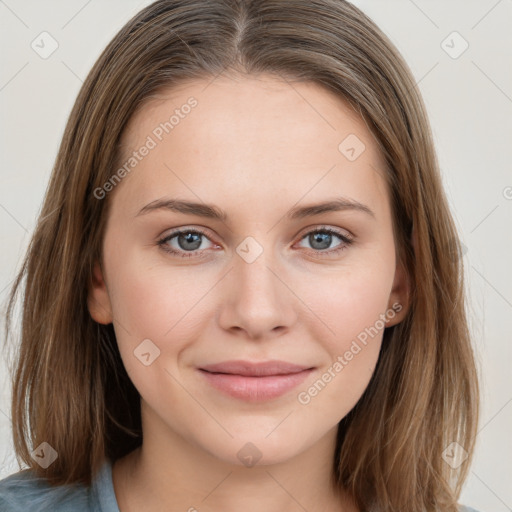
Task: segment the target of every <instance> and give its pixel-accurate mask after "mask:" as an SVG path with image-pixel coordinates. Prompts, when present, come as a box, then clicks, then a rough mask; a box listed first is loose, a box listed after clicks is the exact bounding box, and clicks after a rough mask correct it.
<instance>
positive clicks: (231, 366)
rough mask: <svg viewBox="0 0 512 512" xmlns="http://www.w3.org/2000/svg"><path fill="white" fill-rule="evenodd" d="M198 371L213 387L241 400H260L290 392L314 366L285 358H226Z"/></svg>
mask: <svg viewBox="0 0 512 512" xmlns="http://www.w3.org/2000/svg"><path fill="white" fill-rule="evenodd" d="M198 370H199V372H200V373H201V374H202V375H203V376H204V378H205V379H206V381H207V382H208V383H209V384H210V385H211V386H212V387H213V388H215V389H217V390H219V391H222V392H223V393H225V394H227V395H229V396H231V397H234V398H237V399H240V400H245V401H248V402H260V401H266V400H271V399H273V398H277V397H279V396H281V395H284V394H285V393H287V392H289V391H291V390H292V389H293V388H295V387H296V386H298V385H299V384H300V383H302V382H303V381H304V380H305V379H306V378H307V377H308V375H310V374H311V372H312V371H313V370H314V368H313V367H311V366H303V365H297V364H293V363H288V362H285V361H266V362H260V363H252V362H250V361H225V362H223V363H218V364H212V365H206V366H202V367H201V368H198Z"/></svg>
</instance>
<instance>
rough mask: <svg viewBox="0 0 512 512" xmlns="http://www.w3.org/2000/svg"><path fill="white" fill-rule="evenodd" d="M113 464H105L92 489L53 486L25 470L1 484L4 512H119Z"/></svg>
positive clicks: (0, 499)
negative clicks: (113, 482)
mask: <svg viewBox="0 0 512 512" xmlns="http://www.w3.org/2000/svg"><path fill="white" fill-rule="evenodd" d="M110 471H111V469H110V464H108V463H106V464H105V465H104V466H103V467H102V469H101V470H100V472H99V474H98V475H97V476H96V478H95V480H94V482H93V485H92V486H90V487H89V486H85V485H81V484H68V485H60V486H52V485H50V484H49V483H48V482H47V481H46V480H45V479H44V478H39V477H37V476H35V474H34V473H33V471H31V470H24V471H20V472H18V473H15V474H13V475H10V476H8V477H7V478H4V479H3V480H0V510H1V511H2V512H27V511H30V512H45V511H49V512H68V511H70V510H72V511H73V512H92V511H96V510H104V511H105V512H111V511H112V512H119V509H118V508H117V503H115V497H114V492H113V487H112V484H111V473H110Z"/></svg>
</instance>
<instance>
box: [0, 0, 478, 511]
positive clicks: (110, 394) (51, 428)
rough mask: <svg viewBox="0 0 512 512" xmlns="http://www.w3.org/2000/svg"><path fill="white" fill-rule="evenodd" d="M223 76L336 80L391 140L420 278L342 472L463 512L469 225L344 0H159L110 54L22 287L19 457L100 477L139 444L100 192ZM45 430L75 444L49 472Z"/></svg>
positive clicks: (420, 117) (401, 67)
mask: <svg viewBox="0 0 512 512" xmlns="http://www.w3.org/2000/svg"><path fill="white" fill-rule="evenodd" d="M223 72H235V73H240V74H242V75H243V74H247V75H248V74H252V75H256V74H260V73H270V74H274V75H276V76H279V77H281V78H285V79H286V80H290V81H309V82H314V83H317V84H320V85H321V86H323V87H325V88H326V89H328V90H330V91H334V92H335V93H336V94H338V95H339V96H340V97H341V98H343V99H345V100H346V101H347V102H348V103H349V104H350V105H351V106H352V107H353V108H354V109H355V110H356V111H357V112H358V113H359V114H360V115H361V116H362V118H363V119H364V120H365V122H366V123H367V125H368V127H369V129H370V130H371V132H372V134H373V135H374V137H375V141H376V143H377V144H378V145H379V147H380V150H381V151H382V154H383V155H384V157H385V161H386V163H387V167H388V168H387V173H386V178H387V180H388V183H389V190H390V196H391V197H390V199H391V203H392V209H393V223H394V232H395V237H396V243H397V254H398V255H399V257H400V259H401V260H402V261H403V263H404V265H405V267H406V269H407V271H408V274H409V276H410V279H411V282H412V283H413V290H412V297H411V305H410V309H409V311H408V313H407V316H406V317H405V319H404V320H403V321H402V322H401V323H399V324H398V325H395V326H393V327H390V328H387V329H386V330H385V332H384V338H383V342H382V349H381V353H380V357H379V361H378V364H377V367H376V370H375V372H374V375H373V376H372V379H371V381H370V383H369V385H368V387H367V389H366V391H365V392H364V394H363V396H362V397H361V399H360V400H359V401H358V403H357V405H356V406H355V407H354V408H353V410H352V411H351V412H350V413H349V414H348V415H347V416H346V417H345V418H344V419H343V420H342V421H341V422H340V424H339V430H338V441H337V449H336V452H335V453H334V460H333V481H335V482H336V483H337V485H339V486H341V487H343V488H344V489H346V490H348V491H349V492H350V493H352V495H353V496H354V498H355V499H356V502H357V504H358V505H359V507H360V508H361V510H375V511H377V510H378V511H383V510H386V511H398V510H407V511H411V510H414V511H419V510H428V511H434V510H443V511H445V512H455V511H456V510H457V508H456V502H457V499H458V496H459V493H460V490H461V486H462V483H463V482H464V479H465V477H466V475H467V472H468V468H469V464H470V461H471V455H472V452H473V445H474V440H475V434H476V425H477V415H478V385H477V375H476V370H475V364H474V358H473V352H472V348H471V343H470V336H469V332H468V326H467V320H466V316H465V303H464V290H463V274H462V266H461V261H460V249H459V244H458V239H457V232H456V229H455V226H454V222H453V220H452V217H451V214H450V211H449V208H448V204H447V200H446V197H445V194H444V191H443V189H442V184H441V179H440V175H439V170H438V164H437V161H436V155H435V152H434V146H433V142H432V137H431V132H430V127H429V123H428V120H427V117H426V113H425V108H424V105H423V102H422V99H421V97H420V94H419V92H418V90H417V87H416V84H415V82H414V79H413V77H412V74H411V72H410V71H409V69H408V67H407V65H406V64H405V63H404V61H403V59H402V57H401V56H400V54H399V53H398V51H397V50H396V48H395V47H394V46H393V44H392V43H391V42H390V41H389V39H388V38H387V37H386V36H385V35H384V34H383V33H382V32H381V31H380V30H379V29H378V27H376V25H375V24H374V23H373V22H372V21H371V20H370V19H369V18H368V17H367V16H366V15H365V14H364V13H362V12H361V11H360V10H359V9H357V8H356V7H354V6H353V5H351V4H350V3H348V2H346V1H344V0H286V1H285V0H255V1H251V0H246V1H242V0H240V1H235V0H208V1H200V0H159V1H157V2H155V3H153V4H151V5H149V6H148V7H146V8H144V9H143V10H142V11H141V12H140V13H139V14H137V15H136V16H135V17H134V18H133V19H131V20H130V21H129V22H128V23H127V24H126V25H125V26H124V27H123V28H122V29H121V30H120V32H119V33H118V34H117V35H116V36H115V37H114V39H113V40H112V42H111V43H110V44H109V45H108V46H107V48H106V49H105V50H104V51H103V53H102V54H101V56H100V57H99V59H98V61H97V62H96V64H95V65H94V67H93V68H92V70H91V72H90V73H89V75H88V77H87V79H86V80H85V82H84V84H83V86H82V88H81V90H80V93H79V95H78V98H77V100H76V103H75V105H74V108H73V110H72V112H71V114H70V117H69V120H68V123H67V126H66V129H65V132H64V137H63V140H62V144H61V146H60V149H59V152H58V155H57V158H56V162H55V166H54V169H53V173H52V176H51V180H50V183H49V187H48V189H47V192H46V196H45V199H44V204H43V207H42V211H41V214H40V217H39V220H38V223H37V226H36V229H35V231H34V234H33V237H32V240H31V243H30V246H29V248H28V252H27V255H26V258H25V260H24V263H23V266H22V268H21V270H20V272H19V274H18V275H17V278H16V280H15V283H14V285H13V288H12V292H11V294H10V297H9V305H8V310H7V320H8V321H7V324H6V325H7V331H6V334H7V336H9V334H10V333H12V331H13V329H12V317H13V313H14V306H15V303H16V298H17V295H18V291H19V289H20V288H21V287H22V285H23V289H24V296H23V305H22V317H21V322H22V323H21V329H20V338H21V340H20V344H19V350H18V352H17V359H16V366H15V371H14V373H13V395H12V425H13V436H14V443H15V450H16V453H17V455H18V457H19V460H22V461H23V462H25V463H26V464H28V465H29V467H31V468H32V469H33V470H34V471H36V472H37V474H38V475H40V476H43V477H45V478H47V479H48V481H49V482H51V483H54V484H64V483H70V482H83V483H86V484H89V483H90V482H91V478H92V476H93V475H94V473H95V471H96V470H97V469H98V468H99V466H100V465H101V463H102V461H103V460H104V457H105V456H106V457H109V458H110V459H111V460H115V459H116V458H119V457H121V456H123V455H125V454H126V453H128V452H130V451H131V450H133V449H134V448H135V447H137V446H138V445H140V443H141V436H142V432H141V418H140V398H139V395H138V393H137V391H136V389H135V388H134V386H133V384H132V383H131V382H130V379H129V378H128V375H127V373H126V371H125V369H124V367H123V364H122V361H121V358H120V355H119V352H118V348H117V343H116V339H115V335H114V330H113V327H112V324H110V325H100V324H98V323H96V322H94V321H93V320H92V318H91V316H90V314H89V311H88V307H87V292H88V288H89V284H90V282H91V276H92V269H93V265H94V263H95V262H96V261H101V258H102V254H101V245H102V238H103V232H104V226H105V220H106V217H107V215H108V207H109V204H110V201H109V199H110V196H109V195H108V194H107V196H106V198H105V199H104V200H99V199H98V198H97V195H96V194H95V193H94V191H95V190H97V189H98V188H99V187H102V186H103V185H104V184H105V183H106V182H107V181H108V180H109V179H110V178H111V177H112V176H113V174H114V172H115V171H116V169H118V166H119V165H120V154H121V152H120V149H121V148H120V141H121V136H122V134H123V130H124V128H125V127H126V125H127V123H128V121H129V120H130V119H131V118H132V116H133V114H134V112H136V111H137V110H138V109H140V108H141V106H142V105H144V103H145V101H147V100H148V99H149V98H151V97H152V96H154V95H155V94H156V93H157V92H159V90H162V89H163V88H169V87H172V86H173V85H176V84H178V83H180V82H183V81H187V80H193V79H198V78H205V77H206V78H208V77H211V79H214V77H215V76H217V75H218V74H220V73H223ZM24 278H25V283H24V284H23V279H24ZM43 441H46V442H48V443H49V444H50V445H51V446H52V447H53V448H54V449H55V450H56V451H57V453H58V458H57V460H56V461H55V462H54V463H53V464H52V465H50V466H49V467H48V468H47V469H44V470H43V469H42V468H40V467H39V466H38V465H37V464H36V463H35V462H34V461H33V460H32V458H31V456H30V452H31V451H32V449H33V448H34V447H36V446H38V445H39V444H40V443H41V442H43ZM452 442H457V443H459V444H460V445H461V446H462V447H463V449H464V450H465V451H466V452H467V453H468V459H467V460H466V461H465V462H464V463H462V464H461V465H460V467H458V468H457V469H452V468H451V466H450V465H448V464H447V463H446V462H445V461H444V460H443V457H442V454H443V451H444V450H445V449H446V448H447V446H448V445H449V444H450V443H452Z"/></svg>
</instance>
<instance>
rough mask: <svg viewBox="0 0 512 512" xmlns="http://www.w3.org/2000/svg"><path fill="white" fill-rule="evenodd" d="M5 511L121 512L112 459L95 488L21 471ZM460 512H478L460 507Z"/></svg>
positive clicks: (0, 503) (4, 497)
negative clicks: (59, 483) (56, 484)
mask: <svg viewBox="0 0 512 512" xmlns="http://www.w3.org/2000/svg"><path fill="white" fill-rule="evenodd" d="M0 511H1V512H27V511H29V512H45V511H49V512H119V507H118V506H117V501H116V495H115V493H114V485H113V483H112V465H111V462H110V461H109V460H105V463H104V464H103V466H102V467H101V469H100V471H99V472H98V474H97V475H96V477H95V478H94V480H93V482H92V485H91V486H90V487H87V486H85V485H78V484H73V485H64V486H59V487H52V486H50V485H49V484H48V483H46V481H45V480H44V479H39V478H36V477H35V476H34V474H33V472H32V471H31V470H25V471H20V472H19V473H15V474H14V475H11V476H8V477H7V478H4V479H3V480H0ZM460 512H477V511H476V510H474V509H472V508H468V507H463V506H461V507H460Z"/></svg>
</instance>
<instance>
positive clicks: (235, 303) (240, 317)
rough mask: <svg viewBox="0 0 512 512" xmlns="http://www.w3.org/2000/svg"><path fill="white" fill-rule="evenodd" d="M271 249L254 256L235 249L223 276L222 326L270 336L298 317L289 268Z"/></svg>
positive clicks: (250, 334) (248, 335)
mask: <svg viewBox="0 0 512 512" xmlns="http://www.w3.org/2000/svg"><path fill="white" fill-rule="evenodd" d="M271 253H272V251H271V250H270V249H268V250H267V249H265V250H263V252H262V253H261V254H260V255H259V256H258V257H257V258H256V259H255V260H254V261H251V259H250V258H249V259H244V257H242V256H243V253H241V254H242V256H240V254H238V253H235V254H234V255H233V260H232V265H231V266H232V270H231V271H230V272H229V274H228V276H226V278H225V279H223V281H224V283H223V289H222V295H221V296H222V298H223V299H222V304H221V311H220V315H219V324H220V326H221V327H222V328H223V329H225V330H228V331H232V332H234V333H238V334H239V335H240V334H243V335H244V336H245V337H246V338H250V339H255V340H256V339H268V338H270V337H277V336H280V335H282V334H284V333H285V332H286V331H288V330H289V329H290V328H291V327H292V325H293V324H294V322H295V321H296V318H297V310H296V309H297V302H298V299H297V298H296V297H295V295H294V294H293V291H292V288H293V287H290V284H289V283H287V279H286V272H285V271H284V269H283V266H282V265H278V264H277V263H276V258H274V257H273V256H272V254H271Z"/></svg>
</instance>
